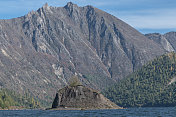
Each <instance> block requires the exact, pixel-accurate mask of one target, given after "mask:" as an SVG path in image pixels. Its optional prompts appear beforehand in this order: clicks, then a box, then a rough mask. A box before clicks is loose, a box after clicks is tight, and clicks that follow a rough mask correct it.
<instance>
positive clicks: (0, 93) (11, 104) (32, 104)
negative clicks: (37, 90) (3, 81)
mask: <svg viewBox="0 0 176 117" xmlns="http://www.w3.org/2000/svg"><path fill="white" fill-rule="evenodd" d="M39 107H40V104H39V102H38V101H36V100H34V98H31V96H30V95H29V94H27V93H26V95H25V96H22V95H19V94H17V93H15V92H14V91H10V90H7V89H0V108H1V109H15V108H39Z"/></svg>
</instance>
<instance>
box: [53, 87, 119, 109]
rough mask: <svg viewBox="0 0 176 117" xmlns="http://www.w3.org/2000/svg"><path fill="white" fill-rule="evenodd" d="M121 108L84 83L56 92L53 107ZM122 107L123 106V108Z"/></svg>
mask: <svg viewBox="0 0 176 117" xmlns="http://www.w3.org/2000/svg"><path fill="white" fill-rule="evenodd" d="M66 107H67V108H81V109H120V108H121V107H119V106H117V105H116V104H115V103H113V102H111V101H110V100H109V99H107V98H105V97H104V96H103V95H102V94H101V93H99V92H98V91H96V90H93V89H91V88H87V87H85V86H82V85H77V86H74V87H70V86H67V87H65V88H63V89H60V90H59V91H58V92H57V93H56V97H55V99H54V101H53V104H52V108H58V109H59V108H66ZM121 109H122V108H121Z"/></svg>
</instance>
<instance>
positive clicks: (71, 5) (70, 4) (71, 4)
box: [64, 2, 78, 9]
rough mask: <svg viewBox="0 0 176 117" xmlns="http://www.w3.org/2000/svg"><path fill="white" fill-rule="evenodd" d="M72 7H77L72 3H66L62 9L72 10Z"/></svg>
mask: <svg viewBox="0 0 176 117" xmlns="http://www.w3.org/2000/svg"><path fill="white" fill-rule="evenodd" d="M74 7H78V6H77V5H76V4H74V3H72V2H68V3H67V5H65V7H64V8H68V9H70V8H71V9H72V8H74Z"/></svg>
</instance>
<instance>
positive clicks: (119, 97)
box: [104, 52, 176, 107]
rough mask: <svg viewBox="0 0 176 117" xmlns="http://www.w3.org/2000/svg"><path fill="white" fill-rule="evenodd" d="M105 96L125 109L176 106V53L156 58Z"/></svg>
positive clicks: (108, 90) (114, 86) (107, 90)
mask: <svg viewBox="0 0 176 117" xmlns="http://www.w3.org/2000/svg"><path fill="white" fill-rule="evenodd" d="M104 95H105V96H106V97H107V98H109V99H110V100H111V101H113V102H115V103H116V104H117V105H119V106H122V107H138V106H143V107H149V106H150V107H151V106H156V107H159V106H176V54H175V53H173V52H172V53H168V54H166V55H163V56H161V57H158V58H156V59H155V60H153V61H151V62H149V63H148V64H147V65H145V66H143V67H142V68H141V69H140V70H138V71H136V72H134V73H132V74H131V75H129V76H128V77H126V78H125V79H123V80H121V81H120V82H119V83H117V84H115V85H113V86H111V87H109V88H107V89H106V90H104Z"/></svg>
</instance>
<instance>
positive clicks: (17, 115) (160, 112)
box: [0, 107, 176, 117]
mask: <svg viewBox="0 0 176 117" xmlns="http://www.w3.org/2000/svg"><path fill="white" fill-rule="evenodd" d="M48 116H50V117H176V107H164V108H156V107H155V108H129V109H120V110H91V111H88V110H86V111H78V110H75V111H74V110H71V111H69V110H1V111H0V117H48Z"/></svg>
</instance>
